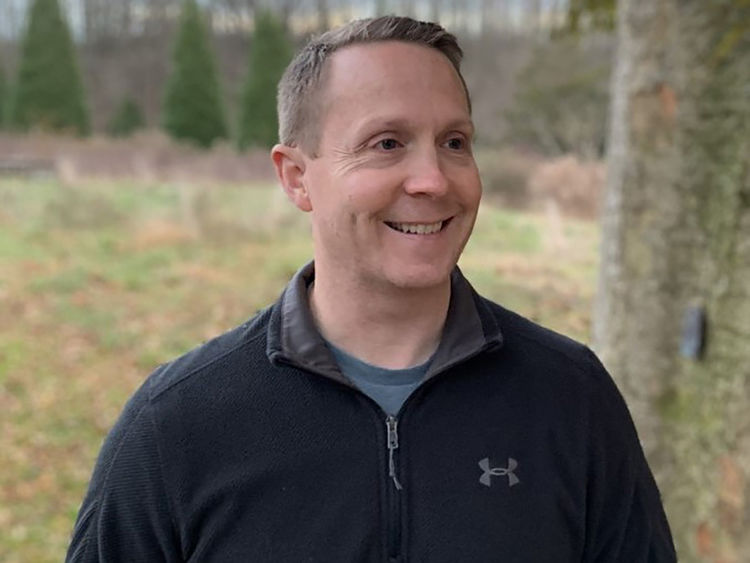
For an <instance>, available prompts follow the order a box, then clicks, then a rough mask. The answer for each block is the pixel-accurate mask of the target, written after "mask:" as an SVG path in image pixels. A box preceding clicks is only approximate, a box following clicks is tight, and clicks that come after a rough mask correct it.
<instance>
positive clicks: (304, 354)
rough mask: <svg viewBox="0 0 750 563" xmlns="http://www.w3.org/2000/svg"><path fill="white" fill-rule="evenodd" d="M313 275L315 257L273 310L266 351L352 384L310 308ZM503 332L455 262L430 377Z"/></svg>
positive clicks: (495, 343) (493, 343)
mask: <svg viewBox="0 0 750 563" xmlns="http://www.w3.org/2000/svg"><path fill="white" fill-rule="evenodd" d="M314 278H315V267H314V264H313V262H310V263H308V264H307V265H306V266H304V267H303V268H302V269H300V270H299V271H298V272H297V273H296V274H295V275H294V277H293V278H292V280H291V281H290V282H289V284H288V285H287V287H286V289H285V290H284V292H283V293H282V294H281V297H280V298H279V300H278V301H277V302H276V303H275V304H274V306H273V308H272V310H271V318H270V321H269V324H268V345H267V350H266V351H267V354H268V357H269V359H270V360H271V361H272V362H274V363H287V364H292V365H294V366H296V367H299V368H302V369H305V370H307V371H311V372H314V373H317V374H319V375H323V376H325V377H330V378H331V379H334V380H336V381H339V382H341V383H344V384H346V385H352V384H351V382H350V381H349V380H348V379H346V378H345V377H344V375H343V374H342V373H341V370H339V367H338V365H337V364H336V360H335V359H334V357H333V355H332V354H331V352H330V351H329V350H328V347H327V346H326V344H325V341H324V340H323V337H322V336H321V334H320V332H318V329H317V327H316V326H315V322H314V320H313V317H312V313H311V312H310V304H309V302H308V298H307V288H308V287H309V285H310V284H311V283H312V281H313V279H314ZM502 342H503V337H502V334H501V332H500V327H499V326H498V324H497V321H496V320H495V318H494V316H493V315H492V314H491V311H490V310H489V308H488V306H487V304H486V303H485V302H484V300H483V299H482V298H481V297H480V296H479V295H478V294H477V293H476V292H475V291H474V289H473V288H472V287H471V285H470V284H469V282H468V281H467V280H466V278H464V276H463V274H462V273H461V271H460V270H459V269H458V267H456V268H455V269H454V270H453V272H452V273H451V298H450V303H449V305H448V315H447V317H446V322H445V327H444V328H443V335H442V337H441V339H440V344H439V345H438V349H437V351H436V352H435V355H434V357H433V360H432V363H431V364H430V368H429V369H428V371H427V374H426V378H427V379H429V378H430V377H434V376H435V375H437V374H439V373H441V372H443V371H445V370H447V369H449V368H451V367H452V366H454V365H456V364H459V363H461V362H463V361H465V360H468V359H469V358H471V357H473V356H475V355H477V354H479V353H480V352H484V351H485V350H489V349H493V348H499V347H500V346H501V345H502Z"/></svg>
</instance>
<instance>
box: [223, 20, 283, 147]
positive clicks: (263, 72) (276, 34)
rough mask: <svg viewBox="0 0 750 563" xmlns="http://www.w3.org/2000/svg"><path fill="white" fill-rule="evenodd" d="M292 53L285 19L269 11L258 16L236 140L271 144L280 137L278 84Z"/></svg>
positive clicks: (256, 144) (264, 144) (245, 145)
mask: <svg viewBox="0 0 750 563" xmlns="http://www.w3.org/2000/svg"><path fill="white" fill-rule="evenodd" d="M291 57H292V45H291V42H290V41H289V39H288V38H287V36H286V33H285V32H284V27H283V25H282V23H281V22H280V21H279V20H278V19H276V17H275V16H274V15H273V14H272V13H270V12H266V11H261V12H259V13H258V14H257V16H256V18H255V35H254V37H253V44H252V47H251V51H250V56H249V65H248V73H247V78H246V80H245V86H244V88H243V92H242V107H241V112H240V130H239V136H238V139H237V144H238V146H239V148H240V149H244V148H246V147H248V146H251V145H254V146H261V147H271V146H272V145H273V144H274V143H275V142H276V140H277V138H278V119H277V116H276V86H277V84H278V82H279V79H280V78H281V75H282V74H283V72H284V68H286V65H287V64H288V63H289V61H290V60H291Z"/></svg>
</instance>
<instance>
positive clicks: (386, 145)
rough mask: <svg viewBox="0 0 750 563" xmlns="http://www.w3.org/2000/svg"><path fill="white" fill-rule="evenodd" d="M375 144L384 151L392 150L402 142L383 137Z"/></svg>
mask: <svg viewBox="0 0 750 563" xmlns="http://www.w3.org/2000/svg"><path fill="white" fill-rule="evenodd" d="M375 146H376V147H377V148H379V149H382V150H384V151H392V150H394V149H397V148H398V147H399V146H400V143H399V142H398V141H397V140H396V139H382V140H380V141H378V142H377V143H376V144H375Z"/></svg>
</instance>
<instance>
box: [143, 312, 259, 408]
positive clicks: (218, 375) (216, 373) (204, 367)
mask: <svg viewBox="0 0 750 563" xmlns="http://www.w3.org/2000/svg"><path fill="white" fill-rule="evenodd" d="M269 313H270V307H269V308H267V309H264V310H262V311H260V312H259V313H257V314H256V315H255V316H254V317H252V318H251V319H249V320H248V321H246V322H245V323H243V324H241V325H240V326H237V327H235V328H233V329H231V330H229V331H227V332H225V333H224V334H222V335H220V336H217V337H215V338H213V339H211V340H209V341H207V342H205V343H203V344H201V345H200V346H197V347H196V348H194V349H192V350H190V351H189V352H187V353H185V354H183V355H182V356H179V357H178V358H175V359H174V360H172V361H170V362H168V363H165V364H162V365H161V366H159V367H158V368H156V370H154V372H153V373H151V375H150V376H149V378H148V379H147V380H146V382H145V383H144V385H143V387H142V389H141V390H140V393H141V394H142V395H145V397H144V399H147V400H148V401H151V402H153V401H156V400H157V399H159V398H160V397H162V396H164V395H168V394H170V393H172V392H173V391H174V390H175V388H180V387H183V386H190V387H203V386H205V387H207V388H210V387H212V386H215V385H216V384H217V383H218V379H222V378H223V377H226V376H227V375H229V376H231V375H233V374H236V373H237V372H238V371H242V369H241V368H242V367H246V366H247V364H246V363H245V362H246V361H247V359H248V358H255V359H256V360H257V358H258V357H261V356H262V357H264V356H265V338H264V337H265V335H266V328H267V326H268V317H269ZM253 363H256V362H253Z"/></svg>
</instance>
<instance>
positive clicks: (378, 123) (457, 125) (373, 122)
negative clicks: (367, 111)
mask: <svg viewBox="0 0 750 563" xmlns="http://www.w3.org/2000/svg"><path fill="white" fill-rule="evenodd" d="M413 125H414V121H413V120H411V119H408V118H402V117H373V118H370V119H367V120H365V121H364V122H363V123H361V124H360V125H355V127H354V131H355V134H356V135H357V136H361V135H362V134H366V133H369V132H370V131H372V130H390V129H394V130H398V129H408V128H409V127H410V126H413ZM464 128H466V129H469V131H470V133H471V134H472V135H473V134H474V122H473V121H472V120H471V119H470V118H464V117H459V118H457V119H454V120H452V121H449V122H448V123H447V124H446V126H445V127H444V129H445V130H451V129H464Z"/></svg>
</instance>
